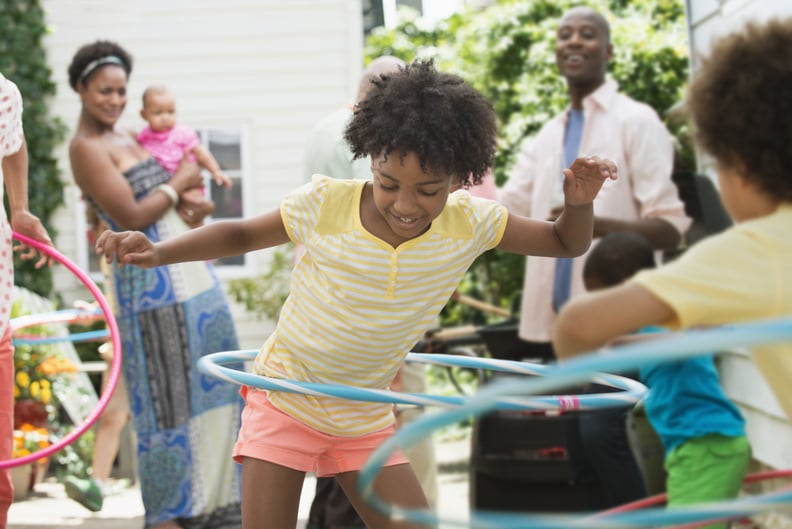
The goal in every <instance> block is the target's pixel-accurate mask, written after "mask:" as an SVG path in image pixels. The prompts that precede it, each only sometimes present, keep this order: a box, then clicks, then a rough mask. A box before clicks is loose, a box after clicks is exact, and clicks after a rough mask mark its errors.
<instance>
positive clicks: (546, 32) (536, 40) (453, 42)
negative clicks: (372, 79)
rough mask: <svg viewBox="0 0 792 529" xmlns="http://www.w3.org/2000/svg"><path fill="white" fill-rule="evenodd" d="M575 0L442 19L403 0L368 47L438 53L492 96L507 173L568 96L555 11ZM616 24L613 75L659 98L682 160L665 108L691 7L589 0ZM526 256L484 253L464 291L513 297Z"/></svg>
mask: <svg viewBox="0 0 792 529" xmlns="http://www.w3.org/2000/svg"><path fill="white" fill-rule="evenodd" d="M580 4H581V2H579V1H578V0H519V1H518V0H501V1H499V2H496V3H494V4H493V5H491V6H489V7H487V8H485V9H482V10H467V11H464V12H461V13H457V14H455V15H453V16H451V17H449V18H448V19H446V20H443V21H441V22H439V23H438V24H436V25H435V26H432V27H429V26H426V25H424V24H423V23H422V21H421V19H420V18H419V17H418V15H417V14H416V12H415V11H414V10H411V9H410V8H401V9H400V11H399V17H400V18H399V20H400V22H399V24H398V25H397V26H396V27H395V28H393V29H386V28H377V29H375V30H374V31H372V32H371V34H370V35H369V36H368V38H367V40H366V46H365V55H366V58H367V60H371V59H373V58H375V57H377V56H379V55H383V54H388V55H395V56H397V57H400V58H402V59H404V60H406V61H411V60H413V59H415V58H433V59H434V60H435V64H436V65H437V67H438V68H440V69H442V70H445V71H449V72H454V73H457V74H459V75H460V76H462V77H463V78H464V79H465V80H467V81H468V82H469V83H470V84H471V85H473V86H474V87H476V88H477V89H478V90H480V91H481V92H482V93H483V94H485V95H486V96H487V98H488V99H489V100H490V101H491V102H492V104H493V107H494V109H495V112H496V114H497V116H498V119H499V122H500V137H499V148H498V153H497V155H496V159H495V165H494V167H493V171H494V173H495V176H496V180H497V181H498V183H499V184H503V182H504V181H505V180H506V178H507V174H508V171H509V169H510V168H511V166H512V165H513V162H514V159H515V157H516V154H517V152H518V150H519V147H520V145H521V143H522V142H523V141H524V140H525V139H526V138H529V137H530V136H532V135H533V134H535V133H536V132H537V131H538V130H539V129H540V128H541V126H542V125H543V124H544V123H546V122H547V121H548V120H549V119H550V118H552V117H553V116H554V115H556V114H557V113H559V112H561V111H562V110H563V109H564V108H565V107H566V105H567V104H568V95H567V90H566V85H565V81H564V79H563V78H562V77H561V76H560V75H559V74H558V70H557V67H556V64H555V50H554V46H555V29H556V25H557V23H558V19H559V18H560V16H561V15H562V14H563V12H564V11H566V10H567V9H568V8H570V7H572V6H573V5H580ZM585 4H586V5H589V6H591V7H593V8H594V9H596V10H597V11H599V12H600V13H602V14H603V15H604V16H605V17H606V18H607V20H608V21H609V23H610V25H611V37H612V41H613V50H614V56H613V59H612V60H611V62H610V65H609V74H610V75H611V76H612V77H613V78H614V79H615V80H616V81H617V82H618V83H619V85H620V86H621V88H622V90H623V91H624V92H626V93H627V94H629V95H630V96H632V97H634V98H635V99H637V100H639V101H643V102H645V103H647V104H648V105H650V106H652V107H653V108H654V109H655V110H656V111H657V112H658V114H660V115H661V116H662V117H664V118H665V121H666V125H667V126H668V128H669V130H671V132H672V133H673V134H674V135H675V136H676V137H677V139H678V140H679V145H680V152H681V156H682V158H683V161H686V162H687V163H691V160H692V157H693V154H692V153H693V151H692V148H691V146H690V142H689V140H688V131H687V128H686V126H685V124H684V123H680V120H674V119H672V118H671V117H670V115H668V110H669V109H670V108H671V107H672V106H674V105H675V104H676V103H677V102H678V101H680V100H681V99H682V91H683V89H684V86H685V83H686V80H687V75H688V50H687V46H686V42H687V35H686V25H685V18H684V6H683V4H682V2H681V1H680V0H591V1H589V2H585ZM523 266H524V258H523V257H521V256H515V255H511V254H505V253H502V252H498V251H497V250H494V251H491V252H488V253H486V254H484V255H482V256H481V257H480V258H479V259H478V260H477V261H476V263H475V264H474V265H473V267H472V268H471V270H470V271H469V273H468V275H467V277H466V279H465V281H463V283H462V285H460V291H462V292H464V293H467V294H469V295H472V296H475V297H478V298H480V299H484V300H486V301H488V302H490V303H494V304H496V305H499V306H503V307H509V306H511V305H512V304H513V303H514V301H515V300H514V297H515V293H517V292H518V291H519V289H520V288H521V287H522V276H523ZM482 318H483V315H481V314H476V313H475V311H473V310H472V309H469V308H467V307H459V306H458V304H456V303H454V302H450V303H449V305H448V306H447V307H446V309H445V310H444V314H443V323H444V324H458V323H462V322H464V323H470V322H474V323H479V322H480V321H481V320H482Z"/></svg>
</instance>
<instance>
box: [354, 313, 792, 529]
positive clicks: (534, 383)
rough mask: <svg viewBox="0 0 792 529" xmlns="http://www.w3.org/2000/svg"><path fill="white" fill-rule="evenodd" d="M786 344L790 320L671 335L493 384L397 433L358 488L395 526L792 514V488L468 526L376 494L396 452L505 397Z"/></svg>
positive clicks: (495, 518)
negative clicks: (599, 375)
mask: <svg viewBox="0 0 792 529" xmlns="http://www.w3.org/2000/svg"><path fill="white" fill-rule="evenodd" d="M781 342H792V319H790V318H782V319H774V320H766V321H760V322H753V323H741V324H734V325H729V326H723V327H719V328H715V329H706V330H691V331H685V332H677V333H669V334H667V335H665V336H663V337H662V338H657V339H655V340H652V341H646V342H639V343H635V344H630V345H624V346H620V347H618V350H617V349H616V348H613V349H602V350H599V351H594V352H592V353H589V354H586V355H583V356H580V357H577V358H575V359H572V360H569V361H566V362H564V363H562V364H560V365H558V366H556V367H554V368H552V369H551V370H549V371H548V372H546V373H545V375H546V376H544V377H540V378H528V379H524V380H519V381H518V380H503V381H496V382H493V383H492V384H490V385H489V386H487V387H485V388H483V389H481V390H480V391H479V392H478V393H477V394H476V395H474V396H473V397H471V398H469V399H467V401H466V404H465V405H463V406H461V407H459V408H455V409H451V410H447V411H440V412H434V413H428V414H425V416H423V417H420V418H418V419H416V420H415V421H413V422H411V423H409V424H407V425H404V426H403V427H402V428H400V429H399V430H397V432H396V433H395V435H394V436H393V437H391V438H390V439H388V440H387V441H385V442H384V443H383V444H382V445H381V446H380V447H379V448H377V449H376V450H375V451H374V453H372V455H371V457H370V458H369V460H368V461H367V462H366V464H365V465H364V466H363V468H362V469H361V471H360V475H359V478H358V489H359V491H360V493H361V495H362V496H363V498H364V499H366V501H368V502H369V504H370V505H371V506H372V507H373V508H375V509H376V510H377V511H378V512H380V513H381V514H382V515H384V516H387V517H390V518H391V519H405V520H409V521H412V522H414V523H420V524H425V525H429V526H432V527H434V526H438V525H441V524H442V525H443V526H444V527H445V526H448V527H452V526H459V527H475V528H478V527H481V528H484V527H486V528H487V529H496V528H503V529H517V528H519V529H536V528H542V529H562V528H564V529H566V528H570V527H586V528H602V529H606V528H607V529H614V528H628V527H659V526H668V525H674V524H682V523H685V524H689V523H696V522H704V521H713V520H722V519H733V518H739V517H743V516H748V515H751V514H757V513H761V512H766V511H772V510H777V509H778V507H779V506H784V508H789V507H790V505H792V489H789V490H782V491H778V492H773V493H768V494H763V495H761V496H755V497H751V498H744V499H738V500H734V501H723V502H713V503H707V504H701V505H698V506H689V507H678V508H673V509H665V508H662V509H660V508H653V509H644V510H641V511H634V512H620V513H615V514H611V515H607V516H602V517H591V516H573V515H559V514H550V513H547V514H518V513H490V512H478V511H474V512H471V515H470V519H469V520H468V521H465V520H449V519H440V517H439V516H438V515H437V514H436V513H434V512H432V511H430V510H424V509H405V508H401V507H397V506H393V505H390V504H388V503H386V502H384V501H382V500H381V499H380V498H379V497H378V496H377V495H376V494H375V493H374V479H375V478H376V476H377V474H378V473H379V471H380V470H381V468H382V467H383V465H384V464H385V462H386V461H387V459H388V457H389V456H390V455H391V454H392V453H393V452H394V451H396V450H397V449H399V448H402V449H404V448H407V447H409V446H412V445H414V444H415V443H417V442H418V441H419V440H421V439H423V438H424V437H425V436H427V435H429V433H431V432H432V431H434V430H436V429H437V428H440V427H443V426H447V425H450V424H454V423H457V422H459V421H460V420H463V419H466V418H469V417H471V416H479V415H482V414H484V413H487V412H489V411H492V410H495V409H497V407H498V404H499V401H500V398H501V397H502V396H503V395H517V394H523V395H530V394H537V393H546V392H548V391H552V390H553V389H555V388H559V387H564V386H567V385H569V384H575V383H579V382H582V381H584V380H586V379H587V378H588V377H590V376H591V373H593V372H597V371H610V372H623V371H629V370H633V369H636V368H638V367H640V366H641V365H644V364H646V363H648V362H670V361H675V360H682V359H685V358H691V357H695V356H704V355H710V354H713V352H714V351H719V350H726V349H733V348H735V347H746V346H752V345H759V344H769V343H781Z"/></svg>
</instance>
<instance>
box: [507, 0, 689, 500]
mask: <svg viewBox="0 0 792 529" xmlns="http://www.w3.org/2000/svg"><path fill="white" fill-rule="evenodd" d="M556 37H557V39H556V63H557V65H558V68H559V71H560V73H561V75H563V76H564V77H565V78H566V81H567V88H568V91H569V98H570V106H569V107H568V108H567V109H566V110H565V111H564V112H562V113H561V114H559V115H558V116H555V117H554V118H553V119H552V120H550V121H549V122H548V123H546V124H545V125H544V126H543V127H542V129H541V130H540V131H539V133H538V134H537V135H536V136H535V137H533V138H532V139H530V140H528V141H526V142H525V143H524V144H523V146H522V149H521V151H520V153H519V157H518V159H517V161H516V164H515V166H514V169H513V170H512V172H511V174H510V176H509V179H508V181H507V182H506V184H505V185H504V187H503V188H501V189H499V193H498V197H499V200H500V201H501V202H502V203H503V204H504V205H505V206H506V207H507V208H508V209H509V211H510V212H514V213H519V214H521V215H527V216H531V217H534V218H539V219H549V218H555V216H557V215H558V210H559V209H560V208H562V207H563V203H562V202H559V201H558V200H557V199H556V197H563V195H562V194H561V192H560V187H559V182H560V176H559V175H560V174H561V169H562V167H563V164H564V162H563V160H564V156H565V155H567V154H569V153H567V152H565V151H566V150H573V151H574V150H575V148H576V149H577V152H576V155H577V156H587V155H597V156H600V157H603V158H607V159H610V160H613V161H614V162H615V163H616V165H617V166H618V168H619V178H618V179H617V180H612V181H608V182H606V183H605V185H603V187H602V189H601V191H600V192H599V194H598V195H597V198H596V199H595V200H594V215H595V217H594V237H595V240H594V241H593V242H592V247H593V246H594V245H595V244H596V242H597V241H596V239H597V238H599V237H602V236H603V235H606V234H607V233H610V232H613V231H619V230H629V231H633V232H637V233H640V234H641V235H643V236H644V237H646V238H647V239H648V240H649V242H650V243H651V244H652V246H653V247H654V248H656V249H657V250H665V249H673V248H676V247H677V246H678V245H679V244H680V242H681V240H682V235H683V233H684V232H685V230H687V228H688V227H689V226H690V223H691V219H690V218H688V216H687V215H686V214H685V210H684V204H683V203H682V201H681V200H680V198H679V194H678V191H677V188H676V186H675V185H674V183H673V181H672V180H671V172H672V166H673V159H674V148H673V143H672V137H671V135H670V133H669V132H668V130H667V129H666V128H665V126H664V125H663V123H662V122H661V120H660V119H659V117H658V116H657V113H656V112H655V111H654V110H653V109H652V108H651V107H649V106H648V105H646V104H643V103H640V102H637V101H635V100H633V99H631V98H629V97H627V96H626V95H624V94H621V93H619V91H618V86H617V84H616V82H615V81H614V80H612V79H610V78H608V77H607V76H606V70H607V64H608V60H609V59H610V58H611V56H612V47H611V42H610V29H609V26H608V23H607V21H606V20H605V18H604V17H603V16H602V15H600V14H599V13H597V12H596V11H594V10H592V9H591V8H587V7H577V8H573V9H571V10H569V11H567V12H566V13H565V14H564V16H563V17H562V18H561V21H560V22H559V26H558V30H557V35H556ZM572 118H574V119H572ZM573 122H575V126H572V123H573ZM567 132H569V134H570V135H574V136H575V140H576V141H574V142H571V143H570V142H569V139H570V138H568V137H566V136H567ZM578 142H579V143H578ZM585 258H586V256H585V255H584V256H581V257H578V258H576V259H574V260H573V261H572V267H571V284H570V287H569V296H570V297H574V296H576V295H579V294H581V293H582V292H584V290H585V288H584V286H583V276H582V268H583V263H584V261H585ZM555 270H556V260H555V259H550V258H543V257H529V258H528V259H527V262H526V269H525V283H524V286H523V291H522V309H521V313H520V332H519V334H520V337H521V338H522V339H523V340H526V341H528V342H532V343H531V344H526V345H527V346H529V347H530V351H531V353H530V354H529V355H530V356H539V357H552V356H553V353H552V346H551V344H550V343H549V342H550V337H551V332H552V326H553V322H554V321H555V317H556V312H555V309H554V307H553V283H554V275H555ZM598 413H599V412H598ZM625 413H626V410H625V412H624V413H622V415H621V416H620V417H616V419H615V420H614V421H610V422H609V423H608V421H607V420H606V419H604V418H602V419H598V421H599V422H598V423H597V424H594V423H593V422H592V421H591V420H590V418H589V417H588V416H587V414H583V415H581V433H582V437H583V445H585V448H584V449H583V452H585V455H586V457H587V458H588V459H591V460H596V461H591V462H593V463H594V464H595V465H600V466H606V465H610V468H611V470H612V472H610V475H611V476H614V477H615V479H614V480H613V482H615V481H618V482H619V484H614V485H613V486H610V485H609V484H608V483H607V481H608V479H609V477H608V476H607V475H604V474H606V472H605V471H604V469H602V468H600V469H599V472H598V474H599V476H598V477H599V478H601V479H602V480H603V483H604V488H605V489H607V490H606V491H605V493H606V495H609V496H610V497H609V499H608V500H606V504H605V505H592V508H599V507H606V506H608V504H618V503H622V502H624V501H629V500H630V499H633V498H630V497H629V496H630V494H631V491H637V490H638V489H641V484H640V483H638V484H637V485H636V486H635V487H632V486H631V485H630V484H629V483H628V482H627V481H629V480H628V478H627V477H624V476H617V474H620V473H624V469H623V468H622V467H624V466H625V465H626V463H625V465H621V464H620V463H619V462H618V457H616V456H613V454H612V453H611V454H607V457H606V454H605V452H608V451H610V452H613V451H614V450H615V448H614V446H615V445H616V444H623V445H625V447H623V448H622V449H621V450H622V452H621V456H619V457H623V458H624V460H625V461H627V462H628V463H629V459H630V458H631V454H629V453H628V452H629V447H626V438H625V436H624V433H623V426H624V414H625ZM603 415H604V414H603ZM598 417H599V415H598ZM586 421H588V423H589V424H588V425H584V422H586ZM619 421H621V422H620V423H619ZM589 426H591V427H592V428H594V429H596V430H598V431H596V432H593V433H592V432H591V431H589V432H588V433H585V432H583V430H584V429H585V428H588V427H589ZM620 427H621V428H622V430H621V432H619V431H618V429H619V428H620ZM598 444H599V445H600V446H602V445H605V446H606V447H605V448H602V449H601V450H600V451H599V452H595V451H596V450H599V449H598V448H592V447H595V446H597V445H598ZM568 448H569V449H570V453H571V452H573V451H574V448H573V447H568ZM571 455H572V456H575V455H576V454H572V453H571ZM614 467H616V468H614ZM634 474H635V473H633V475H634ZM639 492H640V491H639Z"/></svg>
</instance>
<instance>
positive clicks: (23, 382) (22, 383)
mask: <svg viewBox="0 0 792 529" xmlns="http://www.w3.org/2000/svg"><path fill="white" fill-rule="evenodd" d="M16 381H17V384H19V387H21V388H26V387H28V386H29V385H30V375H28V374H27V373H26V372H24V371H20V372H19V373H17V374H16Z"/></svg>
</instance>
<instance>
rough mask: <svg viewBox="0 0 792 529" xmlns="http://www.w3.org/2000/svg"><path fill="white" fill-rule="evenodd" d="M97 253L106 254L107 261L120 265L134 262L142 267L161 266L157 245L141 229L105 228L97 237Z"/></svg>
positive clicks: (121, 266)
mask: <svg viewBox="0 0 792 529" xmlns="http://www.w3.org/2000/svg"><path fill="white" fill-rule="evenodd" d="M96 253H97V254H99V255H104V257H105V261H107V262H108V263H112V262H113V259H115V260H116V261H117V262H118V266H119V267H120V268H123V267H124V265H125V264H133V265H136V266H140V267H142V268H153V267H155V266H159V252H158V251H157V248H156V246H155V245H154V243H152V242H151V241H150V240H148V238H147V237H146V236H145V235H143V233H142V232H139V231H121V232H113V231H110V230H105V232H104V233H102V234H101V235H100V236H99V238H98V239H96Z"/></svg>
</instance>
